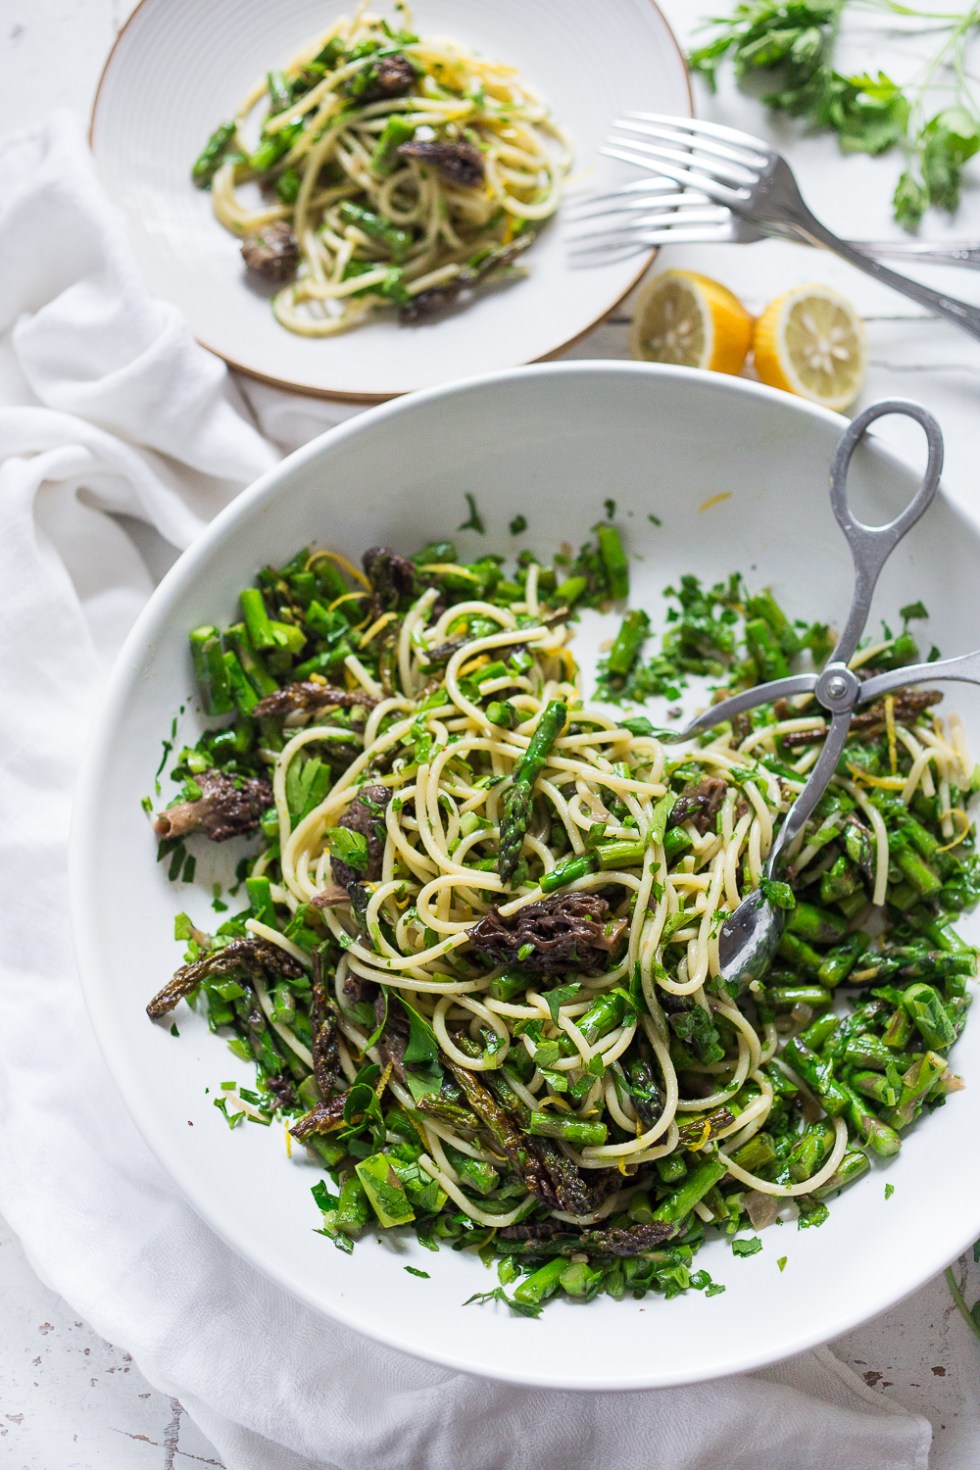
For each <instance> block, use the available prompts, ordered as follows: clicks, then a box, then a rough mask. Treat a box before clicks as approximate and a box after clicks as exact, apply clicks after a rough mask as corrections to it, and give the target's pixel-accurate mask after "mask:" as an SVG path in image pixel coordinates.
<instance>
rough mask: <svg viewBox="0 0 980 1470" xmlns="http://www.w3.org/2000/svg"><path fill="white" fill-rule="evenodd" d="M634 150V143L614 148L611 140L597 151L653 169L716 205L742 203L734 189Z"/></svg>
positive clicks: (741, 196)
mask: <svg viewBox="0 0 980 1470" xmlns="http://www.w3.org/2000/svg"><path fill="white" fill-rule="evenodd" d="M635 148H636V144H635V143H633V144H631V146H630V148H619V147H616V146H615V140H613V143H612V144H610V143H607V144H605V146H604V147H602V148H600V149H599V152H600V153H602V154H604V155H605V156H606V157H607V158H619V159H621V160H622V161H623V162H624V163H635V164H636V165H637V167H639V168H648V169H653V170H655V171H656V172H657V173H661V174H666V175H667V177H668V179H673V180H674V181H675V183H678V184H684V185H689V186H690V187H691V188H692V189H697V191H698V192H699V193H700V194H705V195H707V197H708V198H709V199H713V200H714V201H715V203H717V204H728V205H732V206H734V205H737V204H739V203H740V202H744V195H741V194H739V192H738V191H737V190H736V189H730V188H729V187H728V185H727V184H720V183H718V182H717V181H716V180H715V179H710V178H707V177H706V176H705V175H703V174H697V173H696V172H695V171H694V170H693V169H690V168H678V167H677V166H676V165H674V164H670V163H666V162H664V161H662V160H661V159H659V158H658V159H657V160H656V162H654V160H653V159H652V158H650V157H649V154H648V153H638V152H634V151H633V150H634V149H635Z"/></svg>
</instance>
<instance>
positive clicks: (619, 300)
mask: <svg viewBox="0 0 980 1470" xmlns="http://www.w3.org/2000/svg"><path fill="white" fill-rule="evenodd" d="M158 3H162V0H139V3H138V4H137V5H136V6H135V7H134V8H133V10H132V11H131V12H130V13H129V15H128V16H127V17H126V19H125V21H124V22H123V24H122V25H121V26H120V27H119V30H118V31H117V33H116V36H115V39H114V40H113V42H112V45H111V46H110V47H109V50H108V52H107V53H106V58H105V61H104V62H103V63H102V70H101V71H100V72H99V80H98V82H97V83H96V86H95V92H94V94H93V97H92V109H91V112H90V114H89V122H88V135H87V136H88V146H89V149H90V150H91V152H92V154H93V157H94V156H95V126H96V122H97V121H98V111H99V102H100V100H101V98H102V93H103V89H104V86H105V83H106V80H107V78H108V75H109V69H110V67H111V66H112V63H113V59H114V57H115V55H116V52H117V50H118V48H119V46H120V44H121V42H122V40H123V37H124V36H125V34H126V32H127V31H128V30H129V28H130V26H131V25H132V24H133V22H134V21H135V20H136V18H137V16H138V15H139V13H140V11H142V10H143V9H144V7H149V6H150V5H153V4H158ZM647 3H648V4H649V5H650V7H651V9H653V10H654V11H655V12H656V14H657V15H658V16H659V18H660V21H661V23H662V24H663V28H664V32H665V34H666V37H667V40H668V42H669V44H670V45H671V46H672V48H673V49H674V51H676V53H677V59H678V61H679V62H680V69H681V75H682V78H683V81H684V86H685V88H686V91H687V103H688V112H687V114H686V115H687V116H688V117H695V116H696V113H695V109H694V89H693V87H692V86H691V71H690V68H689V66H688V64H687V57H686V56H685V54H684V49H683V47H682V46H681V43H680V41H679V40H678V39H677V35H676V32H675V31H674V28H673V26H672V25H671V23H670V21H669V20H668V19H667V16H666V14H665V12H664V10H663V7H662V6H661V5H660V4H659V3H658V0H647ZM560 207H561V206H560V205H559V208H560ZM659 254H660V247H659V246H653V247H652V248H651V249H649V250H647V251H645V252H644V253H643V254H642V255H641V256H640V264H639V266H638V267H637V270H636V271H635V273H634V274H633V275H632V276H631V278H630V280H629V283H628V284H627V286H626V287H625V288H624V290H622V291H621V292H620V294H619V295H618V296H617V297H616V299H615V301H612V302H611V303H610V304H609V306H607V307H605V309H604V310H603V311H601V312H599V314H598V315H597V316H595V317H593V319H592V321H591V322H589V324H588V325H587V326H585V327H582V328H581V330H580V331H577V332H575V333H573V335H572V336H570V337H565V338H563V339H562V340H561V341H560V342H556V343H555V345H554V346H553V347H549V348H548V349H547V350H546V351H545V352H542V353H540V354H539V355H538V356H537V357H533V358H529V359H528V360H527V361H526V362H524V363H519V364H515V365H514V367H515V368H516V367H527V366H533V365H534V364H537V363H545V362H551V361H553V360H554V359H555V358H557V357H559V356H560V354H561V353H563V352H568V351H570V350H571V349H572V348H573V347H576V346H577V345H578V344H579V342H582V341H584V340H585V338H586V337H587V336H588V335H589V333H590V332H594V331H595V329H596V328H597V327H599V326H601V325H602V323H603V322H604V321H606V320H608V318H609V317H611V316H612V314H613V312H614V311H616V310H617V308H618V307H620V306H622V304H623V302H624V301H625V300H626V298H627V296H629V294H630V292H631V291H633V290H635V288H636V286H637V285H638V284H639V282H640V281H641V280H642V278H643V276H644V275H645V274H646V272H647V270H648V269H649V267H650V266H651V265H652V264H653V262H654V261H655V260H656V258H657V256H658V255H659ZM194 340H195V341H196V342H197V343H198V345H199V346H200V347H203V348H205V350H206V351H208V352H210V353H213V355H214V356H215V357H217V358H220V359H221V361H222V362H226V363H227V364H228V366H229V367H230V368H233V369H234V370H235V372H236V373H241V374H242V376H243V377H246V378H249V379H251V380H252V381H253V382H256V383H265V384H267V385H268V386H269V387H270V388H280V389H282V390H283V391H284V392H287V393H301V394H302V395H303V396H304V397H306V398H320V399H327V400H337V401H339V402H346V403H356V404H363V405H369V404H377V403H387V402H388V401H389V400H390V399H392V398H401V397H404V396H405V394H406V393H414V392H424V391H427V390H425V389H413V388H406V389H402V390H401V391H400V392H396V393H347V392H341V391H339V390H337V389H333V388H317V387H313V386H312V385H310V384H304V383H296V382H293V381H292V380H291V379H289V378H277V377H274V376H273V375H272V374H269V373H263V372H260V371H259V370H258V369H257V368H252V367H247V366H246V365H245V364H244V363H242V362H239V361H238V360H237V359H236V358H234V357H229V355H228V353H227V352H222V351H221V349H220V347H215V346H214V344H213V343H211V342H205V340H204V338H203V337H199V336H197V334H196V333H195V334H194ZM513 370H514V369H512V368H503V369H498V371H502V372H510V371H513ZM487 376H489V374H488V375H487ZM461 381H462V380H461ZM437 386H439V387H445V386H447V385H445V384H439V385H437Z"/></svg>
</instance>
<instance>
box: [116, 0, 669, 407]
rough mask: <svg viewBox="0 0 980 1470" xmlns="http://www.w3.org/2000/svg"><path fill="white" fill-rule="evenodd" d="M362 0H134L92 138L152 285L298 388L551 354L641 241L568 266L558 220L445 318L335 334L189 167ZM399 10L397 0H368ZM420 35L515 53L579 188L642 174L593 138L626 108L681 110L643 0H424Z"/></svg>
mask: <svg viewBox="0 0 980 1470" xmlns="http://www.w3.org/2000/svg"><path fill="white" fill-rule="evenodd" d="M353 8H354V0H275V3H273V4H270V3H269V0H142V3H141V4H140V5H139V6H138V7H137V9H136V11H135V13H134V14H133V16H132V17H131V19H130V20H129V22H128V23H127V25H126V26H125V27H124V29H123V30H122V31H121V33H120V35H119V39H118V41H117V42H116V45H115V47H114V49H113V51H112V53H111V55H110V57H109V60H108V62H107V63H106V68H105V72H104V74H103V77H102V81H101V84H100V87H99V91H98V95H97V97H96V101H95V107H94V110H93V113H92V149H93V152H94V154H95V162H96V165H97V167H98V170H99V174H100V176H101V178H102V181H103V183H104V184H105V186H106V189H107V191H108V193H109V195H110V197H111V198H112V199H113V200H114V201H115V203H116V204H117V205H118V206H119V207H120V208H121V209H122V210H123V212H124V213H125V215H126V220H127V224H128V226H129V232H130V237H131V240H132V243H133V246H134V248H135V251H136V255H137V258H138V260H139V263H140V266H141V268H142V270H143V273H144V275H145V276H146V279H147V282H148V284H149V285H150V286H151V287H152V288H153V290H154V291H156V292H157V293H158V294H159V295H161V296H165V297H167V298H169V299H170V300H171V301H174V302H176V304H177V305H178V306H179V307H180V309H181V311H182V313H183V315H184V317H185V318H186V320H187V322H188V323H189V325H190V327H191V329H192V331H193V332H194V334H195V336H196V337H197V338H198V339H199V340H200V341H201V342H202V343H203V344H204V345H205V346H206V347H210V348H211V349H212V351H214V352H217V353H218V354H219V355H220V356H221V357H224V358H226V359H227V360H228V362H229V363H231V365H232V366H233V367H237V368H241V369H242V370H243V371H245V372H247V373H250V374H252V375H253V376H255V377H259V378H263V379H266V380H267V381H270V382H274V383H277V384H279V385H280V386H284V387H293V388H298V389H300V390H301V391H303V392H307V393H319V394H327V395H334V394H339V395H341V396H343V397H361V398H383V397H387V396H389V395H390V394H393V393H404V392H406V391H407V390H409V389H413V388H425V387H430V386H432V385H434V384H436V383H450V382H455V381H456V380H458V379H459V378H462V377H468V376H469V375H471V374H473V373H482V372H489V371H491V370H492V369H496V368H505V367H514V366H516V365H517V364H518V363H522V362H531V361H534V360H536V359H538V358H542V357H546V356H548V355H550V354H553V353H555V352H557V351H558V350H559V349H560V348H562V347H563V346H567V345H568V344H569V343H570V342H572V341H574V340H575V339H577V338H578V337H580V336H581V335H582V334H583V333H584V332H586V331H587V330H588V329H589V328H590V327H591V326H594V325H595V323H596V322H597V321H599V320H600V319H601V318H602V317H604V316H605V315H606V313H607V312H609V311H611V310H612V308H613V307H614V306H615V305H616V303H617V302H618V301H620V300H621V299H622V297H623V296H624V295H625V294H626V292H627V291H628V290H629V288H630V286H631V285H633V283H634V282H635V281H636V280H637V279H638V278H639V276H640V275H641V274H642V272H643V270H644V268H645V266H646V263H647V260H648V259H649V256H646V257H640V258H637V257H633V258H632V259H630V260H627V261H625V262H623V261H619V262H616V263H612V264H605V265H599V266H595V267H592V268H590V269H588V270H575V269H573V268H572V266H571V265H570V263H569V261H568V259H567V257H566V254H565V246H564V243H563V240H562V238H561V232H560V223H559V221H560V218H561V216H560V212H559V220H558V221H553V222H552V223H551V224H550V225H549V226H548V227H547V228H546V229H545V230H543V231H542V233H541V237H540V239H539V240H537V241H536V242H535V244H534V248H533V250H531V251H529V253H528V255H527V267H528V276H527V279H526V280H523V281H519V282H516V283H514V284H512V285H509V286H507V287H505V288H502V289H500V290H494V291H487V292H485V293H484V294H483V295H482V296H481V297H480V298H479V299H478V300H476V301H474V302H473V303H472V304H470V305H468V306H466V307H465V309H463V310H460V311H458V312H449V313H447V314H446V315H445V316H443V317H441V318H440V319H439V320H438V321H432V322H426V323H421V324H419V325H416V326H411V327H406V326H403V325H400V324H399V322H398V321H397V320H395V319H394V318H391V317H389V318H382V317H379V318H378V320H377V321H373V322H371V323H370V324H369V325H366V326H364V327H360V328H357V329H356V330H354V331H351V332H345V333H343V334H342V335H340V336H338V337H326V338H308V337H300V336H297V335H296V334H295V333H293V332H287V331H286V329H285V328H284V327H282V326H280V325H279V323H278V322H277V321H276V320H275V318H274V317H273V315H272V311H271V309H270V306H269V302H268V299H267V296H266V294H264V293H263V292H262V291H261V290H259V289H256V288H255V287H254V285H251V284H249V282H248V280H247V279H246V276H247V272H246V271H245V269H244V267H243V265H242V261H241V256H240V254H239V242H238V241H237V240H236V239H235V237H234V236H233V235H230V234H229V233H228V232H227V230H225V229H224V228H223V227H222V226H221V225H220V224H219V223H218V221H217V220H216V219H215V218H214V214H213V211H212V208H211V196H210V195H209V194H207V193H202V192H201V191H200V190H198V189H195V188H193V187H192V186H191V182H190V167H191V164H192V162H193V161H194V159H195V158H196V157H197V155H198V153H199V152H200V150H201V148H202V147H203V146H204V143H205V140H206V139H207V138H208V137H210V135H211V133H212V132H213V131H214V129H215V128H216V127H217V126H218V124H219V123H220V122H222V121H224V120H226V119H227V118H228V117H230V116H232V115H233V114H234V112H235V110H236V108H237V107H238V106H239V105H240V103H241V100H242V98H243V97H244V96H245V95H246V94H247V93H248V92H249V91H250V90H251V88H252V87H253V85H254V84H255V82H256V81H257V80H258V79H259V78H261V77H263V76H264V75H265V73H266V72H267V71H268V70H269V69H270V67H278V66H282V65H283V64H284V63H286V62H288V61H289V59H290V58H291V57H292V56H294V55H295V54H296V52H297V51H299V50H300V48H301V47H302V46H303V45H305V44H306V43H307V42H308V41H309V40H310V39H311V38H312V37H315V36H317V35H319V34H320V33H321V32H322V31H323V30H325V29H326V27H327V26H328V25H330V23H331V22H332V21H333V20H334V19H335V18H336V17H337V16H338V15H340V14H343V13H345V12H348V13H349V12H350V11H351V10H352V9H353ZM373 8H374V9H375V10H377V11H378V12H379V13H382V14H385V15H389V16H390V15H391V14H392V11H391V5H390V3H389V0H377V4H376V5H375V6H374V7H373ZM412 10H413V16H414V22H415V25H416V27H417V29H418V31H419V33H420V34H421V35H424V36H430V37H439V36H448V37H450V38H452V39H455V40H457V41H459V42H460V43H461V44H463V45H466V46H469V47H472V48H473V49H474V50H476V51H480V52H482V53H483V55H485V56H488V57H492V58H494V59H497V60H500V61H505V62H508V63H511V64H513V65H515V66H517V67H518V68H519V69H520V71H521V73H522V75H523V77H524V78H525V80H526V81H527V82H528V83H529V84H530V85H531V86H532V87H534V88H535V89H536V90H537V91H538V92H540V94H541V95H542V97H544V98H545V99H546V101H547V102H548V104H549V105H550V107H551V110H552V114H553V116H554V118H555V120H556V121H557V122H558V123H560V124H561V125H562V126H563V127H565V128H566V129H567V131H568V133H569V135H570V138H571V142H572V147H573V151H574V159H575V162H574V178H573V179H570V180H569V187H570V188H572V189H575V188H576V187H577V188H578V190H579V192H582V191H591V190H593V189H595V190H599V189H601V190H605V189H609V188H613V187H615V186H616V185H617V184H620V183H622V182H624V181H625V180H627V179H630V178H633V177H635V175H636V170H635V169H634V168H632V167H631V166H630V165H629V164H625V163H621V162H618V161H617V160H616V159H612V158H604V157H602V156H601V155H600V154H599V151H598V150H599V147H600V145H601V144H602V143H603V142H604V141H605V139H606V137H607V136H608V134H609V128H610V124H611V123H612V120H613V118H614V117H616V116H618V115H619V114H620V113H621V111H622V110H623V109H624V108H631V107H632V108H650V107H655V108H656V109H657V111H658V112H673V113H682V114H683V115H684V116H690V113H691V90H690V86H689V84H688V79H687V70H686V68H685V65H684V59H683V57H682V55H681V52H680V48H679V47H678V44H677V42H676V41H675V39H674V36H673V34H672V32H671V30H670V27H669V26H668V24H667V22H666V20H665V19H664V17H663V15H662V14H661V13H660V11H659V10H658V9H657V7H656V5H655V4H653V3H651V0H615V4H606V5H597V4H595V3H594V0H534V3H533V4H528V3H527V0H416V3H414V4H413V7H412Z"/></svg>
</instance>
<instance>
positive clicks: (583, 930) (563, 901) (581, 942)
mask: <svg viewBox="0 0 980 1470" xmlns="http://www.w3.org/2000/svg"><path fill="white" fill-rule="evenodd" d="M608 914H609V904H608V903H607V902H606V900H605V899H604V898H601V897H600V896H599V895H598V894H597V893H556V894H552V896H551V897H550V898H544V899H542V900H541V901H540V902H539V903H528V904H525V905H524V907H523V908H521V909H518V910H517V912H516V913H515V914H510V915H508V916H507V918H504V917H503V916H502V915H501V913H500V910H499V909H498V908H497V906H496V905H494V907H493V908H491V909H490V911H489V913H487V914H485V915H484V917H483V918H482V919H480V920H479V921H478V922H477V923H476V924H474V925H473V927H472V929H470V930H469V931H468V933H469V936H470V940H471V942H472V944H473V946H474V948H475V949H477V950H478V951H479V953H480V954H481V955H483V957H484V958H485V959H487V960H490V961H491V962H492V963H493V964H495V965H512V964H519V965H520V966H521V968H522V969H524V970H527V971H528V972H529V973H531V974H539V975H553V974H560V973H564V972H565V971H580V970H594V969H596V968H598V967H599V966H600V965H602V964H604V963H605V962H606V960H607V959H608V956H609V951H610V950H612V949H615V947H616V945H617V944H618V943H619V941H620V939H621V938H622V935H623V933H624V931H625V929H626V920H625V919H613V920H609V919H608V917H607V916H608Z"/></svg>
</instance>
